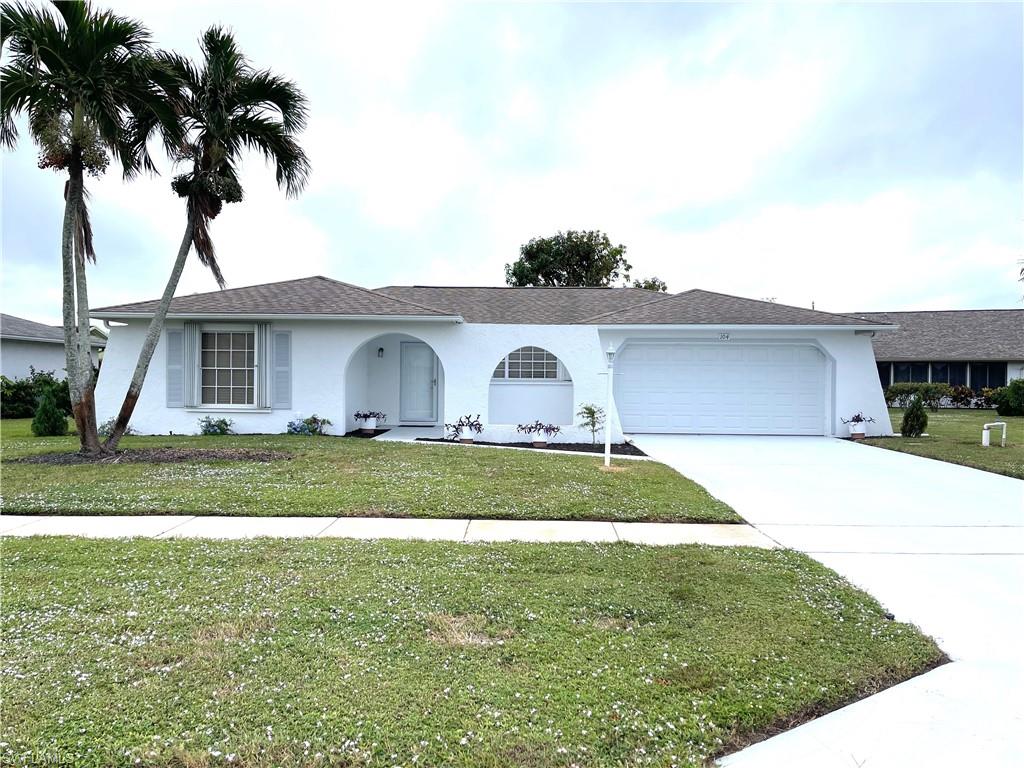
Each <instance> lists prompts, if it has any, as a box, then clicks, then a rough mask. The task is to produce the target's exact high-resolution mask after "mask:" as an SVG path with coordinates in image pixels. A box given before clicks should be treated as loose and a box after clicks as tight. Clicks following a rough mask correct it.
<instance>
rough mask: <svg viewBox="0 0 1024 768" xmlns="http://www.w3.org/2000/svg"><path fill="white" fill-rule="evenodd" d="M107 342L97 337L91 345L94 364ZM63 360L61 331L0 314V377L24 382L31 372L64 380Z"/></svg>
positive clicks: (58, 328)
mask: <svg viewBox="0 0 1024 768" xmlns="http://www.w3.org/2000/svg"><path fill="white" fill-rule="evenodd" d="M105 345H106V339H104V338H102V337H100V336H96V337H94V338H93V342H92V352H93V358H94V362H95V361H96V360H98V359H99V357H100V355H101V354H102V351H103V347H104V346H105ZM66 364H67V361H66V358H65V356H64V329H63V328H62V327H61V326H59V325H44V324H43V323H37V322H35V321H34V320H26V319H25V318H23V317H15V316H14V315H4V314H0V373H2V374H3V375H4V376H6V377H7V378H9V379H23V378H25V377H26V376H28V375H29V374H30V373H31V371H32V369H33V368H34V369H35V370H37V371H43V372H45V371H50V372H52V373H53V374H54V376H56V377H57V378H58V379H64V378H67V372H66V371H65V365H66Z"/></svg>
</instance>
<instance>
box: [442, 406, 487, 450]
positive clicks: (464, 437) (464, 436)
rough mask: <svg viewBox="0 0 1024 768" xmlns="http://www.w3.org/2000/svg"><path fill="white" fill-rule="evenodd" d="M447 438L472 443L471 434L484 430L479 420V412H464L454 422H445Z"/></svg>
mask: <svg viewBox="0 0 1024 768" xmlns="http://www.w3.org/2000/svg"><path fill="white" fill-rule="evenodd" d="M444 428H445V429H446V430H447V431H448V439H449V440H458V441H459V442H460V443H472V442H473V434H474V433H476V434H478V435H479V434H480V433H481V432H483V431H484V425H483V422H481V421H480V414H479V413H478V414H477V415H476V416H471V415H469V414H466V415H465V416H460V417H459V419H458V421H456V422H455V423H454V424H445V425H444Z"/></svg>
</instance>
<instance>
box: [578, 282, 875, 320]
mask: <svg viewBox="0 0 1024 768" xmlns="http://www.w3.org/2000/svg"><path fill="white" fill-rule="evenodd" d="M694 293H702V294H707V295H711V296H722V297H725V298H727V299H736V300H739V301H745V302H753V303H755V304H765V305H768V306H771V307H782V308H784V309H795V310H797V311H798V312H810V313H813V314H816V315H830V316H833V317H841V318H845V319H847V320H855V321H857V322H858V323H865V324H867V325H870V324H871V321H868V320H865V319H863V318H860V317H855V316H853V315H843V314H840V313H838V312H826V311H825V310H823V309H808V308H807V307H797V306H795V305H793V304H780V303H779V302H777V301H764V300H763V299H751V298H748V297H746V296H736V295H735V294H732V293H722V292H720V291H709V290H706V289H704V288H689V289H687V290H685V291H680V292H679V293H673V294H669V295H668V296H664V297H661V298H658V299H654V300H653V301H645V302H643V303H642V304H637V305H635V306H632V307H625V308H623V309H616V310H612V311H611V312H602V313H600V314H597V315H594V316H592V317H587V318H584V319H582V320H580V321H579V322H580V323H593V322H595V321H598V320H602V319H606V318H608V317H611V316H614V315H619V314H624V313H627V312H635V311H637V310H640V309H643V308H645V307H650V306H651V305H653V304H658V303H660V302H663V301H669V300H672V299H678V298H680V297H681V296H685V295H687V294H694Z"/></svg>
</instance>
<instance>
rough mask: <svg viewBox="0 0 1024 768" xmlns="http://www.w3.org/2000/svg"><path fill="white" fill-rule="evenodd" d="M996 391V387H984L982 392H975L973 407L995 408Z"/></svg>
mask: <svg viewBox="0 0 1024 768" xmlns="http://www.w3.org/2000/svg"><path fill="white" fill-rule="evenodd" d="M994 393H995V390H994V389H991V388H990V387H984V388H983V389H982V390H981V392H976V393H975V394H974V402H973V403H972V407H974V408H994V407H995V403H993V402H992V395H993V394H994Z"/></svg>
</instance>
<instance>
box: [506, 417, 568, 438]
mask: <svg viewBox="0 0 1024 768" xmlns="http://www.w3.org/2000/svg"><path fill="white" fill-rule="evenodd" d="M561 431H562V428H561V427H559V426H557V425H555V424H545V423H544V422H543V421H535V422H533V423H532V424H517V425H516V432H522V433H523V434H524V435H536V436H537V439H538V440H542V439H543V438H541V436H540V435H541V433H542V432H543V433H544V437H545V438H546V437H554V436H555V435H557V434H558V433H559V432H561Z"/></svg>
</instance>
